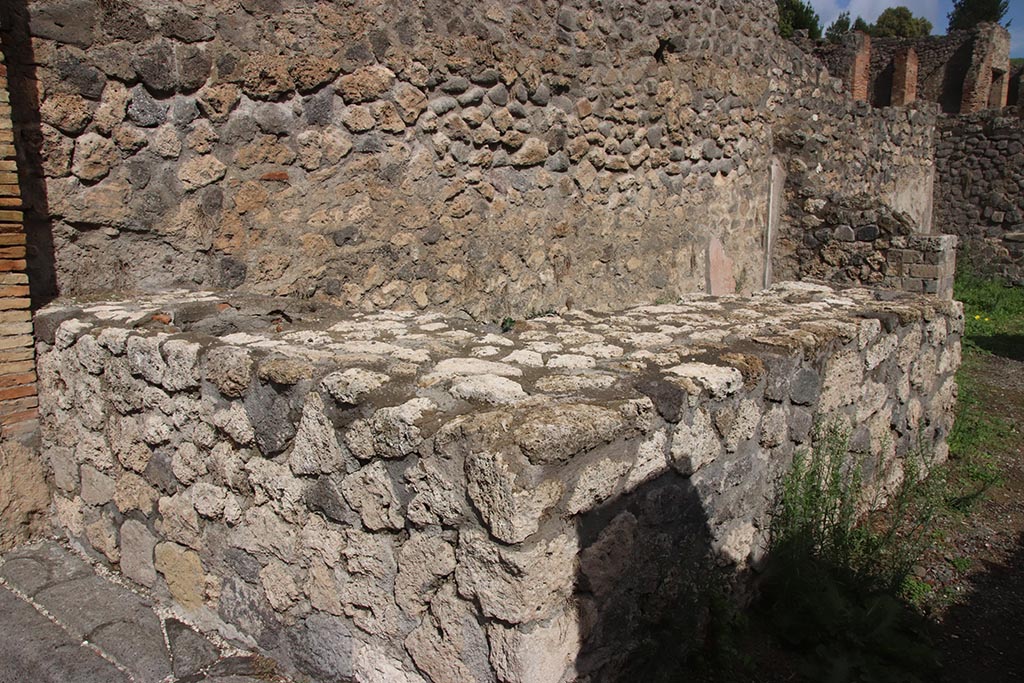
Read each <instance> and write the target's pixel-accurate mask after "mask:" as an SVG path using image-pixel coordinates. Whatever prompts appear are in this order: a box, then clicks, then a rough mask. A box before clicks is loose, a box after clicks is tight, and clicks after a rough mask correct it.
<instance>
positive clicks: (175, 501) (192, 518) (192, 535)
mask: <svg viewBox="0 0 1024 683" xmlns="http://www.w3.org/2000/svg"><path fill="white" fill-rule="evenodd" d="M157 505H158V508H159V510H160V519H159V520H158V521H157V531H158V532H160V533H161V534H163V536H165V537H166V538H169V539H171V540H173V541H177V542H179V543H181V544H182V545H187V546H189V547H192V548H199V547H200V546H201V542H200V536H199V534H200V531H201V529H200V527H199V516H198V515H197V514H196V509H195V507H194V506H193V505H192V496H191V495H190V494H189V493H177V494H175V495H173V496H165V497H163V498H161V499H160V500H159V502H158V503H157Z"/></svg>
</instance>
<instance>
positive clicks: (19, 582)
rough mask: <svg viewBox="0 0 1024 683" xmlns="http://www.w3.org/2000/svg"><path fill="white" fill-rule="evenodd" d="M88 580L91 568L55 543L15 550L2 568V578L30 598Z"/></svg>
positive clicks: (0, 574)
mask: <svg viewBox="0 0 1024 683" xmlns="http://www.w3.org/2000/svg"><path fill="white" fill-rule="evenodd" d="M88 576H92V568H91V567H89V565H88V564H86V563H85V562H83V561H82V560H81V559H79V558H78V557H75V556H74V555H72V554H71V553H69V552H68V551H67V550H65V549H64V548H62V547H60V546H59V545H57V544H56V543H53V542H46V543H41V544H39V545H38V546H28V547H21V548H15V549H14V550H12V551H10V552H8V553H7V554H6V555H5V556H4V563H3V564H0V578H2V579H3V580H4V581H6V582H8V583H9V584H10V585H11V586H13V587H14V588H16V589H18V590H19V591H21V592H22V593H25V594H26V595H29V596H33V595H35V594H36V593H37V592H38V591H39V590H40V589H41V588H43V587H45V586H50V585H53V584H55V583H62V582H66V581H71V580H73V579H79V578H84V577H88Z"/></svg>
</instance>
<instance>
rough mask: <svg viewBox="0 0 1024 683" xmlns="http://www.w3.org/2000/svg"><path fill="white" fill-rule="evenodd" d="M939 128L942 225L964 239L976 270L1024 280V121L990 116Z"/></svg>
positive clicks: (938, 212)
mask: <svg viewBox="0 0 1024 683" xmlns="http://www.w3.org/2000/svg"><path fill="white" fill-rule="evenodd" d="M939 127H940V133H939V137H938V140H937V144H936V149H935V164H936V170H937V177H938V182H937V183H936V185H935V218H936V223H937V225H941V226H942V229H943V231H945V232H950V233H953V234H956V235H959V237H960V240H961V253H960V258H961V259H962V260H964V261H965V262H966V263H968V264H969V265H971V266H972V267H973V268H975V269H977V270H979V271H980V272H986V273H994V274H998V275H1002V276H1004V277H1006V278H1008V279H1009V280H1011V281H1013V282H1018V283H1019V282H1021V281H1024V191H1022V189H1024V119H1021V118H1020V117H1019V116H1014V115H1003V114H1000V113H999V112H987V113H981V114H975V115H973V116H969V117H956V118H944V119H942V120H940V122H939Z"/></svg>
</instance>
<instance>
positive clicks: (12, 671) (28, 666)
mask: <svg viewBox="0 0 1024 683" xmlns="http://www.w3.org/2000/svg"><path fill="white" fill-rule="evenodd" d="M0 614H3V619H0V662H3V664H2V665H0V681H4V683H15V682H17V681H26V682H27V681H31V682H32V683H88V682H92V681H96V682H97V683H99V682H100V681H102V682H103V683H130V680H129V678H128V675H127V674H125V673H123V672H121V671H119V670H118V669H117V668H116V667H115V666H114V665H113V664H111V663H110V662H108V661H107V660H105V659H103V657H101V656H100V655H99V654H97V653H96V652H94V651H93V650H92V649H90V648H88V647H86V646H84V645H82V643H81V639H79V638H74V637H72V636H71V635H70V634H68V633H67V632H65V631H63V630H61V628H60V627H59V626H57V625H56V624H54V623H53V622H51V621H50V620H49V619H47V618H46V617H44V616H43V615H42V614H40V613H39V612H37V611H36V610H35V609H33V608H32V606H31V605H29V604H28V603H26V602H23V601H22V600H20V599H19V598H17V597H16V596H15V595H14V594H13V593H11V592H10V591H9V590H7V589H6V588H4V587H3V586H0Z"/></svg>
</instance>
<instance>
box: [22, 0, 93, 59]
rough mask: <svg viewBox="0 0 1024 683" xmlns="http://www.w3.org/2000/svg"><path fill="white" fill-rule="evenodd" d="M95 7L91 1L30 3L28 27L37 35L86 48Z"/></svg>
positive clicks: (90, 39)
mask: <svg viewBox="0 0 1024 683" xmlns="http://www.w3.org/2000/svg"><path fill="white" fill-rule="evenodd" d="M98 9H99V7H98V6H97V5H96V3H94V2H91V0H56V1H55V2H47V3H44V4H42V5H34V6H33V7H32V12H31V14H30V16H29V30H30V31H31V33H32V35H33V36H36V37H39V38H49V39H50V40H56V41H59V42H62V43H71V44H72V45H81V46H82V47H88V46H89V45H91V44H92V42H93V40H94V37H95V32H96V29H97V24H98V20H99V13H98Z"/></svg>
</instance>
